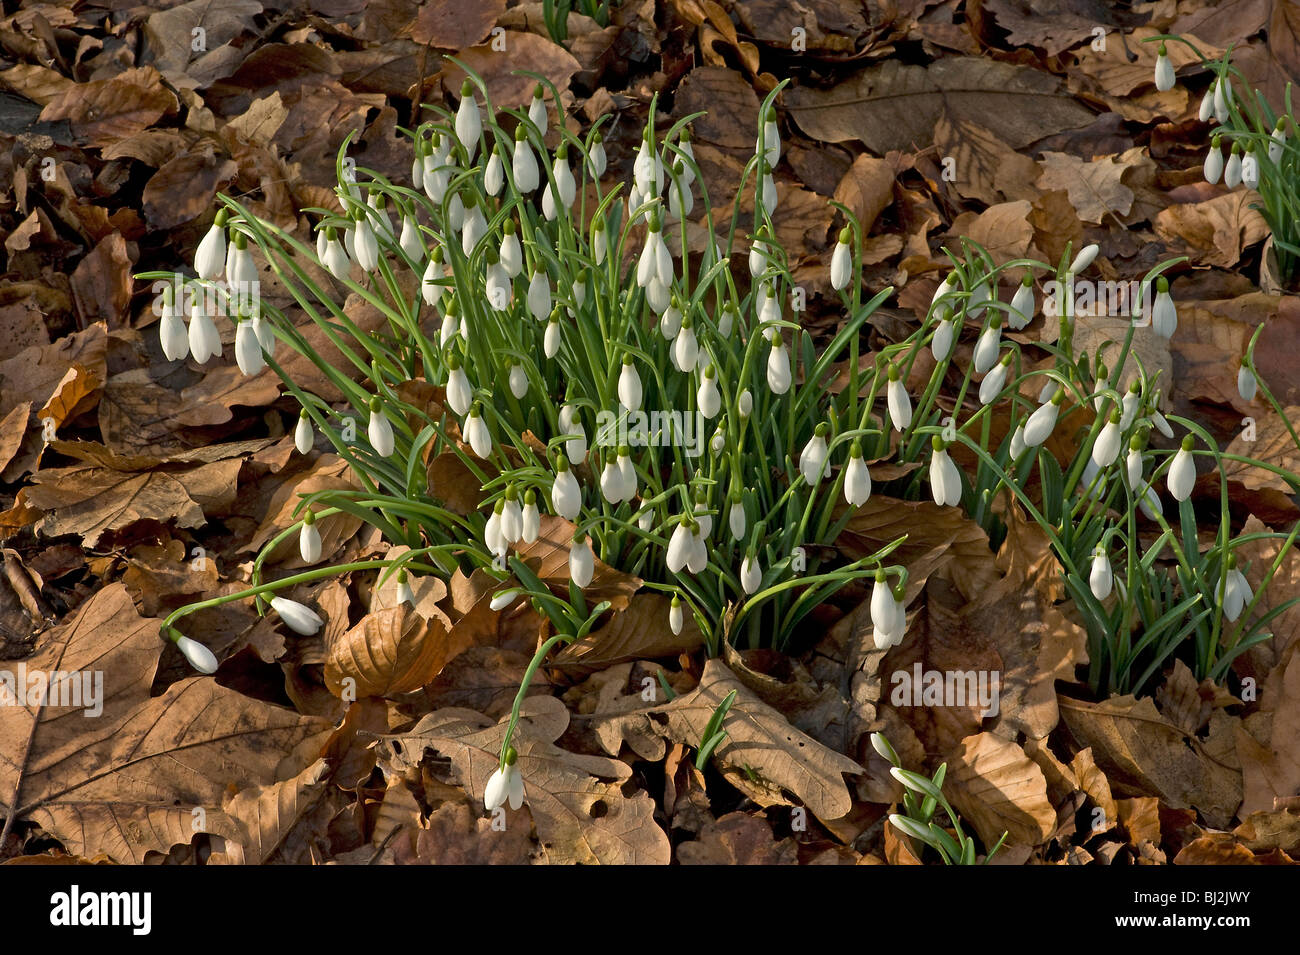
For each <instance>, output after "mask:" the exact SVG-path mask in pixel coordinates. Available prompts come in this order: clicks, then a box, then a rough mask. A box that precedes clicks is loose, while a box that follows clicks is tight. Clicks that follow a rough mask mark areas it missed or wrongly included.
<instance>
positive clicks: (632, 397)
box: [618, 355, 641, 411]
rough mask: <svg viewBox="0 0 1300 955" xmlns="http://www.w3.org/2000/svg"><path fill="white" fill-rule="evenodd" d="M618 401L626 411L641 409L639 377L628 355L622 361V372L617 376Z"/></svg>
mask: <svg viewBox="0 0 1300 955" xmlns="http://www.w3.org/2000/svg"><path fill="white" fill-rule="evenodd" d="M618 400H619V403H620V404H621V405H622V406H623V407H624V408H626V409H627V410H628V411H637V410H639V409H640V408H641V376H640V375H639V374H637V370H636V365H634V364H633V363H632V357H631V356H630V355H629V356H628V357H626V358H624V359H623V370H622V371H621V372H620V373H619V376H618Z"/></svg>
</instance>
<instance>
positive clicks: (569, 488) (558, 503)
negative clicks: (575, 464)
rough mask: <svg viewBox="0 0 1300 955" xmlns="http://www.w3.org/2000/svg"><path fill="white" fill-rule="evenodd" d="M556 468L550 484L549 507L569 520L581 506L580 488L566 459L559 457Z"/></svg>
mask: <svg viewBox="0 0 1300 955" xmlns="http://www.w3.org/2000/svg"><path fill="white" fill-rule="evenodd" d="M556 468H557V471H556V474H555V480H554V482H552V484H551V509H552V510H554V511H555V513H556V514H558V515H560V517H563V518H564V519H565V520H566V521H571V520H573V519H574V518H576V517H577V516H578V511H579V510H581V508H582V488H580V487H579V486H578V479H577V478H576V477H574V476H573V472H572V471H570V470H569V462H568V461H566V460H565V459H564V458H560V459H559V460H558V461H557V462H556Z"/></svg>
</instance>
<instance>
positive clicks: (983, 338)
mask: <svg viewBox="0 0 1300 955" xmlns="http://www.w3.org/2000/svg"><path fill="white" fill-rule="evenodd" d="M1001 344H1002V319H1001V318H999V317H998V316H996V315H994V316H993V318H992V319H991V320H990V321H989V324H988V327H987V328H985V329H984V331H982V332H980V337H979V339H978V340H977V341H976V342H975V352H974V354H973V356H972V363H973V365H974V367H975V374H977V375H982V374H984V373H985V372H987V371H988V370H989V369H990V368H992V367H993V366H994V365H996V364H997V361H998V346H999V345H1001Z"/></svg>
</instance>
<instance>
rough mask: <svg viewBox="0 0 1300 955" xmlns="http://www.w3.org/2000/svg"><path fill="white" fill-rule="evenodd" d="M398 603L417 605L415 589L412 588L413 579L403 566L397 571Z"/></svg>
mask: <svg viewBox="0 0 1300 955" xmlns="http://www.w3.org/2000/svg"><path fill="white" fill-rule="evenodd" d="M397 603H398V605H399V606H400V605H401V604H410V605H411V606H412V607H414V606H415V591H414V590H412V589H411V581H410V579H409V578H408V577H407V576H406V569H405V568H402V569H401V570H399V571H398V572H397Z"/></svg>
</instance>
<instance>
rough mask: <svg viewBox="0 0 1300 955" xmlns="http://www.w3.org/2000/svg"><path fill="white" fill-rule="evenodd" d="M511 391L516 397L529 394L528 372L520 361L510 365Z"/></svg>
mask: <svg viewBox="0 0 1300 955" xmlns="http://www.w3.org/2000/svg"><path fill="white" fill-rule="evenodd" d="M510 393H511V394H512V395H514V396H515V397H516V398H522V397H523V396H524V395H526V394H528V372H526V371H524V366H523V365H521V364H519V363H518V362H516V363H515V364H513V365H511V366H510Z"/></svg>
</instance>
